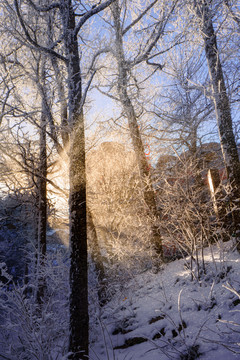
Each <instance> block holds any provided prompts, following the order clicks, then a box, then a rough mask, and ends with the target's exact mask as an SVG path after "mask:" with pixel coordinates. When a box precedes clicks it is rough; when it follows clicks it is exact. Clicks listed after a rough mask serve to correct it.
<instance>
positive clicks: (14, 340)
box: [0, 251, 69, 360]
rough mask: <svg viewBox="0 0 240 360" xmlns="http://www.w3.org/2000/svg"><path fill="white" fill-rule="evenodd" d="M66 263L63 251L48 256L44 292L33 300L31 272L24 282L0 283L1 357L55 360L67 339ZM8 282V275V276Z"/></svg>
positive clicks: (67, 292) (64, 348)
mask: <svg viewBox="0 0 240 360" xmlns="http://www.w3.org/2000/svg"><path fill="white" fill-rule="evenodd" d="M68 268H69V266H68V263H67V254H66V253H65V252H59V251H58V252H57V253H55V254H50V255H48V257H47V259H46V266H45V268H44V270H42V271H43V272H44V277H45V279H46V284H47V285H46V292H45V297H44V301H43V302H42V304H41V305H40V304H38V303H37V301H36V278H35V276H34V273H32V274H30V276H29V277H28V283H27V284H25V285H21V284H17V283H13V282H12V284H11V287H10V286H9V287H7V286H6V284H4V283H3V282H1V285H0V309H1V310H0V311H1V312H0V334H1V336H0V338H1V339H2V340H1V344H0V349H1V350H0V357H2V358H3V359H4V358H6V359H11V360H35V359H36V360H57V359H62V358H63V356H64V354H66V352H67V349H66V346H67V340H68V294H69V289H68ZM4 271H5V273H4V275H5V277H6V278H7V279H8V283H10V282H11V278H9V276H7V273H6V270H4Z"/></svg>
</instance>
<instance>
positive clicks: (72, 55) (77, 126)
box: [61, 0, 89, 360]
mask: <svg viewBox="0 0 240 360" xmlns="http://www.w3.org/2000/svg"><path fill="white" fill-rule="evenodd" d="M61 16H62V22H63V29H64V43H65V54H66V58H67V60H68V62H67V71H68V89H69V92H68V101H69V103H68V107H69V127H70V150H69V162H70V174H69V180H70V195H69V217H70V219H69V220H70V239H69V240H70V249H71V263H70V329H69V330H70V338H69V352H70V353H71V355H70V356H69V359H73V360H79V359H87V358H88V343H89V335H88V333H89V319H88V264H87V218H86V172H85V138H84V117H83V112H82V109H81V100H82V82H81V70H80V59H79V53H78V39H77V35H76V34H75V31H74V30H75V14H74V10H73V7H72V3H71V0H61Z"/></svg>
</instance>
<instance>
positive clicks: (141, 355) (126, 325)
mask: <svg viewBox="0 0 240 360" xmlns="http://www.w3.org/2000/svg"><path fill="white" fill-rule="evenodd" d="M204 258H205V262H206V274H204V273H200V279H199V280H197V279H196V278H195V279H193V280H191V274H190V271H189V270H188V265H187V261H186V260H184V259H181V260H176V261H174V262H172V263H169V264H167V265H165V266H164V267H163V268H162V270H161V271H160V272H159V273H158V274H153V273H152V272H151V271H147V272H145V273H142V274H141V275H137V276H136V277H135V278H134V279H132V280H131V281H130V282H129V283H127V284H126V285H125V286H122V287H121V288H119V289H118V291H117V293H116V296H115V297H114V298H113V299H112V301H111V302H110V303H108V304H107V305H106V306H105V307H104V308H102V309H101V310H100V312H99V313H98V314H97V315H96V318H98V320H99V321H100V326H99V324H98V326H97V325H96V328H95V329H93V333H95V336H94V339H93V343H92V345H91V357H90V359H94V360H100V359H101V360H105V359H109V360H130V359H131V360H138V359H144V360H159V359H161V360H165V359H181V360H184V359H185V360H191V359H197V358H199V359H201V360H210V359H218V360H223V359H225V360H226V359H227V360H232V359H239V358H240V341H239V340H240V312H239V310H240V297H239V296H238V295H237V293H236V292H235V290H237V292H240V281H239V279H240V266H239V262H240V257H239V254H238V252H237V251H235V250H234V245H233V244H232V242H228V243H225V244H224V246H223V245H222V246H214V247H212V248H207V249H205V254H204ZM188 261H189V259H188ZM195 275H196V274H195ZM231 287H233V288H234V289H235V290H233V289H232V290H231V291H230V290H229V289H230V288H231ZM228 288H229V289H228ZM230 349H231V350H232V351H230Z"/></svg>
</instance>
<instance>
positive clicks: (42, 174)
mask: <svg viewBox="0 0 240 360" xmlns="http://www.w3.org/2000/svg"><path fill="white" fill-rule="evenodd" d="M46 149H47V144H46V113H45V106H44V101H42V115H41V126H40V165H39V180H38V186H39V188H38V191H39V205H38V289H37V301H38V303H39V304H41V303H42V301H43V297H44V293H45V288H46V283H45V279H44V276H43V267H44V262H45V257H46V250H47V241H46V231H47V180H46V178H47V150H46Z"/></svg>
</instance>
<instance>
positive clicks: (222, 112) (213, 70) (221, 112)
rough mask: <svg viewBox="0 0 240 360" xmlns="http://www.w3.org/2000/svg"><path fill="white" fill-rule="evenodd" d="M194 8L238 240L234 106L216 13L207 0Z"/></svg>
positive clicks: (239, 174)
mask: <svg viewBox="0 0 240 360" xmlns="http://www.w3.org/2000/svg"><path fill="white" fill-rule="evenodd" d="M194 6H195V11H196V14H197V16H198V19H199V25H200V28H201V32H202V36H203V40H204V47H205V54H206V59H207V63H208V70H209V76H210V79H211V87H212V97H213V101H214V105H215V112H216V118H217V123H218V130H219V137H220V142H221V147H222V153H223V158H224V162H225V166H226V170H227V174H228V178H229V181H230V184H231V186H232V199H231V200H232V203H233V220H234V223H235V230H236V234H237V237H239V232H240V209H239V199H240V163H239V156H238V151H237V146H236V141H235V137H234V133H233V124H232V116H231V106H230V102H229V97H228V94H227V89H226V85H225V79H224V74H223V69H222V63H221V58H220V54H219V51H218V45H217V36H216V31H215V29H214V26H213V12H212V10H211V3H210V2H209V1H206V0H201V1H195V2H194Z"/></svg>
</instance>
